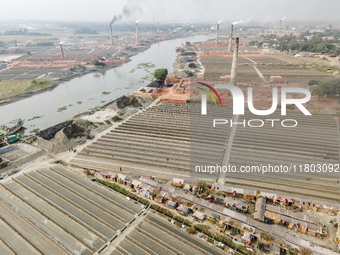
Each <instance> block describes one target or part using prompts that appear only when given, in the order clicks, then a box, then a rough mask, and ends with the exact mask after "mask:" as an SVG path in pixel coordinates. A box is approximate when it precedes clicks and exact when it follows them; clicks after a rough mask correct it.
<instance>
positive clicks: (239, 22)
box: [232, 19, 244, 25]
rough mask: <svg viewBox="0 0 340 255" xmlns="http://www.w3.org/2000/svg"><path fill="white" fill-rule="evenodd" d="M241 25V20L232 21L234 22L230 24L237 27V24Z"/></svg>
mask: <svg viewBox="0 0 340 255" xmlns="http://www.w3.org/2000/svg"><path fill="white" fill-rule="evenodd" d="M242 23H244V21H243V19H241V20H239V21H234V22H233V23H232V25H237V24H242Z"/></svg>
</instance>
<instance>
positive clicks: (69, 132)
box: [63, 120, 86, 139]
mask: <svg viewBox="0 0 340 255" xmlns="http://www.w3.org/2000/svg"><path fill="white" fill-rule="evenodd" d="M63 132H64V134H65V135H66V137H67V138H68V139H71V138H77V137H79V136H84V135H85V132H86V125H85V123H84V122H82V121H79V120H75V121H74V122H73V123H72V124H71V125H70V126H67V127H65V128H64V129H63Z"/></svg>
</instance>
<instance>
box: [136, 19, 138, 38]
mask: <svg viewBox="0 0 340 255" xmlns="http://www.w3.org/2000/svg"><path fill="white" fill-rule="evenodd" d="M136 40H138V23H137V22H136Z"/></svg>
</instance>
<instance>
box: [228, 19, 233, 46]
mask: <svg viewBox="0 0 340 255" xmlns="http://www.w3.org/2000/svg"><path fill="white" fill-rule="evenodd" d="M233 29H234V25H233V24H231V26H230V37H229V47H228V51H229V52H231V44H232V42H233Z"/></svg>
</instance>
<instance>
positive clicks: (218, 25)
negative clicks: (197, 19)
mask: <svg viewBox="0 0 340 255" xmlns="http://www.w3.org/2000/svg"><path fill="white" fill-rule="evenodd" d="M219 32H220V24H218V23H217V29H216V44H218V36H219V35H218V34H219Z"/></svg>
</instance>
